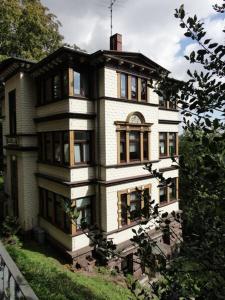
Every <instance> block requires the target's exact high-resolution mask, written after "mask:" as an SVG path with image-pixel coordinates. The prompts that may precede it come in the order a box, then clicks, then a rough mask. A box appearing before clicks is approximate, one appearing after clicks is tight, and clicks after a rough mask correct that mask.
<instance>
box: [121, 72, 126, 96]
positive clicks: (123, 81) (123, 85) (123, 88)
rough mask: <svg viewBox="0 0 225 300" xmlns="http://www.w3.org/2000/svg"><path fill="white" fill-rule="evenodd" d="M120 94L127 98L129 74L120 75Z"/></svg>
mask: <svg viewBox="0 0 225 300" xmlns="http://www.w3.org/2000/svg"><path fill="white" fill-rule="evenodd" d="M120 87H121V90H120V96H121V98H127V75H126V74H123V73H121V76H120Z"/></svg>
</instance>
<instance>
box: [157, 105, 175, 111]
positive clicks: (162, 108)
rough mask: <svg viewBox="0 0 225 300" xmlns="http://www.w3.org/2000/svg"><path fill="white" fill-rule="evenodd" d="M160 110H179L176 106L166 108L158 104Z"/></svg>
mask: <svg viewBox="0 0 225 300" xmlns="http://www.w3.org/2000/svg"><path fill="white" fill-rule="evenodd" d="M159 109H160V110H166V111H175V112H179V110H178V109H177V108H167V107H163V106H159Z"/></svg>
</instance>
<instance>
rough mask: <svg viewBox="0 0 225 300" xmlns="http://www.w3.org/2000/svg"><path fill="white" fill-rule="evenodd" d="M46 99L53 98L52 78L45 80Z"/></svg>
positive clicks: (48, 100) (50, 99)
mask: <svg viewBox="0 0 225 300" xmlns="http://www.w3.org/2000/svg"><path fill="white" fill-rule="evenodd" d="M45 97H46V98H45V100H46V102H47V103H48V102H51V101H52V100H53V99H52V78H47V79H46V81H45Z"/></svg>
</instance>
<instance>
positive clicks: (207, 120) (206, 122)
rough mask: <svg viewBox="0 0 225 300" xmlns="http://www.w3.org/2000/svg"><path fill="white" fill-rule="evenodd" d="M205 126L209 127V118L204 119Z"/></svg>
mask: <svg viewBox="0 0 225 300" xmlns="http://www.w3.org/2000/svg"><path fill="white" fill-rule="evenodd" d="M205 124H206V125H207V126H208V127H211V121H210V119H209V118H205Z"/></svg>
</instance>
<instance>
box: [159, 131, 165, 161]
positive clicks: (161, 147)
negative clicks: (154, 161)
mask: <svg viewBox="0 0 225 300" xmlns="http://www.w3.org/2000/svg"><path fill="white" fill-rule="evenodd" d="M159 156H160V157H162V156H167V133H166V132H160V133H159Z"/></svg>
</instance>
